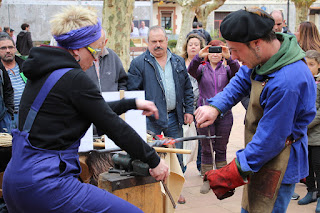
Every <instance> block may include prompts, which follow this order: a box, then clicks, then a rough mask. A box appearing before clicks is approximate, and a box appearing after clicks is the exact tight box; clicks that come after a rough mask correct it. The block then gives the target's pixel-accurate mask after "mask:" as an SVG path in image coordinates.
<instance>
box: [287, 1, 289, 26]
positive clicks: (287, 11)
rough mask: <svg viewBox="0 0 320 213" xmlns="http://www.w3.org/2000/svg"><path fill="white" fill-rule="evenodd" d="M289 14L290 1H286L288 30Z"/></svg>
mask: <svg viewBox="0 0 320 213" xmlns="http://www.w3.org/2000/svg"><path fill="white" fill-rule="evenodd" d="M289 13H290V0H288V4H287V27H288V30H289Z"/></svg>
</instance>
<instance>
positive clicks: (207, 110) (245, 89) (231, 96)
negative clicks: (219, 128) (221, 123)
mask: <svg viewBox="0 0 320 213" xmlns="http://www.w3.org/2000/svg"><path fill="white" fill-rule="evenodd" d="M251 71H252V70H250V69H248V68H247V67H246V66H242V67H240V69H239V71H238V72H237V73H236V75H235V76H234V77H233V78H232V79H231V80H230V82H229V84H228V85H227V86H226V87H225V88H224V89H223V91H222V92H219V93H218V94H217V95H216V96H214V97H213V98H210V99H208V102H209V105H211V106H201V107H199V108H198V109H197V110H196V112H195V116H196V121H197V127H198V128H199V127H200V128H203V127H207V126H209V125H211V124H212V123H213V122H214V121H215V119H216V118H217V116H218V115H219V114H223V113H225V112H227V111H228V110H230V109H231V108H232V107H233V106H234V105H235V104H237V103H238V102H239V101H240V100H241V98H242V97H244V96H246V95H248V94H249V91H250V87H251V81H250V75H251Z"/></svg>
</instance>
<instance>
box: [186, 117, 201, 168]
mask: <svg viewBox="0 0 320 213" xmlns="http://www.w3.org/2000/svg"><path fill="white" fill-rule="evenodd" d="M182 128H183V137H190V136H196V135H197V130H196V126H195V124H194V122H192V123H191V124H187V125H183V126H182ZM183 149H187V150H191V154H190V155H189V154H185V155H183V165H187V164H188V163H190V162H192V161H196V160H197V155H198V140H192V141H184V142H183Z"/></svg>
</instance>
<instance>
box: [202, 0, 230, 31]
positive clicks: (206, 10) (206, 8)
mask: <svg viewBox="0 0 320 213" xmlns="http://www.w3.org/2000/svg"><path fill="white" fill-rule="evenodd" d="M225 1H226V0H215V1H213V2H211V3H207V4H203V5H201V6H200V7H198V8H197V9H196V16H197V19H198V20H199V21H201V22H202V27H203V29H206V28H207V20H208V16H209V15H210V13H211V12H212V11H214V10H216V9H218V8H219V7H221V6H222V5H223V4H224V2H225Z"/></svg>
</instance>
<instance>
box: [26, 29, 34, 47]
mask: <svg viewBox="0 0 320 213" xmlns="http://www.w3.org/2000/svg"><path fill="white" fill-rule="evenodd" d="M27 35H28V47H29V48H30V49H31V48H32V47H33V43H32V39H31V33H30V32H28V33H27Z"/></svg>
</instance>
